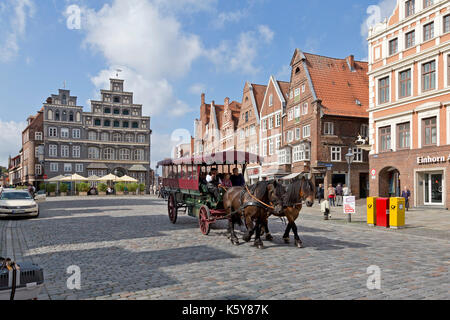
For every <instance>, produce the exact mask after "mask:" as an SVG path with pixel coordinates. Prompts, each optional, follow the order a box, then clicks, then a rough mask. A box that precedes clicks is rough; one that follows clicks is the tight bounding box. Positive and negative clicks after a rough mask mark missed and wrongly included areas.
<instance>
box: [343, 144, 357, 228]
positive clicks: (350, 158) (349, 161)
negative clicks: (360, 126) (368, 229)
mask: <svg viewBox="0 0 450 320" xmlns="http://www.w3.org/2000/svg"><path fill="white" fill-rule="evenodd" d="M345 159H346V160H347V164H348V175H347V186H348V190H349V193H350V194H351V192H352V191H351V190H352V189H351V177H350V174H351V165H352V163H353V160H354V159H355V154H354V153H353V150H352V148H348V153H347V154H346V155H345ZM347 221H348V222H352V214H351V213H349V214H348V216H347Z"/></svg>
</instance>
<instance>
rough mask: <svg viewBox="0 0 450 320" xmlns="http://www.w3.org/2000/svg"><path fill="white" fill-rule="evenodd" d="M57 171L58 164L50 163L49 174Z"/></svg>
mask: <svg viewBox="0 0 450 320" xmlns="http://www.w3.org/2000/svg"><path fill="white" fill-rule="evenodd" d="M58 170H59V164H58V163H55V162H52V163H50V172H58Z"/></svg>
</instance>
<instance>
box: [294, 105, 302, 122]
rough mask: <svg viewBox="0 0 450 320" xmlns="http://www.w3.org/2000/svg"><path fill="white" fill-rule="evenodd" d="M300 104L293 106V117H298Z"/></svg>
mask: <svg viewBox="0 0 450 320" xmlns="http://www.w3.org/2000/svg"><path fill="white" fill-rule="evenodd" d="M300 112H301V111H300V105H298V106H295V107H294V119H300V115H301V114H300Z"/></svg>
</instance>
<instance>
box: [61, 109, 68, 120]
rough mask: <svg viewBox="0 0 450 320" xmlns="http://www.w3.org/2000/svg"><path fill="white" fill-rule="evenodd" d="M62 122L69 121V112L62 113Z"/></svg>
mask: <svg viewBox="0 0 450 320" xmlns="http://www.w3.org/2000/svg"><path fill="white" fill-rule="evenodd" d="M62 121H67V112H66V111H63V113H62Z"/></svg>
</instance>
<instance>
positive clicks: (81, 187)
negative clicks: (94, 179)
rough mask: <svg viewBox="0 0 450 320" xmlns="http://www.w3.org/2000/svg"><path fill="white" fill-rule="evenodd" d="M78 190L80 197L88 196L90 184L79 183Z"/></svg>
mask: <svg viewBox="0 0 450 320" xmlns="http://www.w3.org/2000/svg"><path fill="white" fill-rule="evenodd" d="M76 188H77V191H78V195H79V196H87V193H88V191H89V184H87V183H84V182H82V183H77V185H76Z"/></svg>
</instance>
